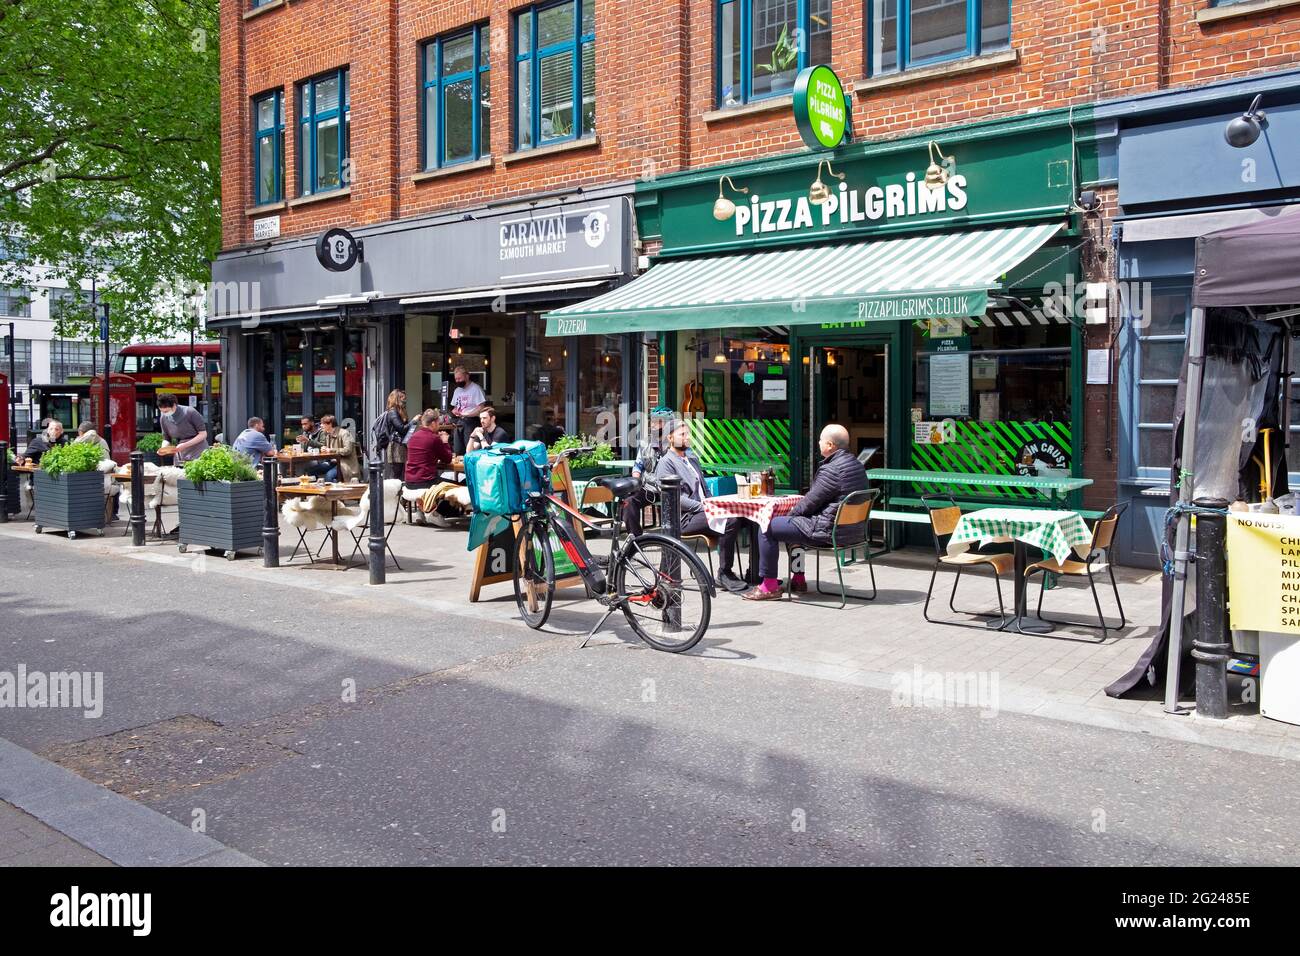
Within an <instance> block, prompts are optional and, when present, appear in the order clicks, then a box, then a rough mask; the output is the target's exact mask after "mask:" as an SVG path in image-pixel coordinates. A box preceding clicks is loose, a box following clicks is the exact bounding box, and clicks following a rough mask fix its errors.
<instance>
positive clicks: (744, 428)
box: [690, 418, 790, 488]
mask: <svg viewBox="0 0 1300 956" xmlns="http://www.w3.org/2000/svg"><path fill="white" fill-rule="evenodd" d="M690 428H691V448H692V449H693V450H694V452H695V454H697V455H699V456H700V461H701V462H703V463H704V470H705V471H708V470H709V466H710V465H726V466H739V467H745V466H749V467H752V468H754V469H758V468H760V467H763V468H767V467H769V466H775V469H774V470H775V472H776V483H777V485H778V486H779V487H782V488H788V487H790V422H789V420H787V419H756V418H740V419H735V418H692V419H690Z"/></svg>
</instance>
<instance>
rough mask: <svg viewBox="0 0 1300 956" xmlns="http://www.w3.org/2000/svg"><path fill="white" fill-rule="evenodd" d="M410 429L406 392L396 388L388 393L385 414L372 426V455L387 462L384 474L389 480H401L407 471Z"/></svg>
mask: <svg viewBox="0 0 1300 956" xmlns="http://www.w3.org/2000/svg"><path fill="white" fill-rule="evenodd" d="M409 429H410V425H409V420H408V418H407V414H406V392H404V391H402V390H401V389H400V388H395V389H393V390H392V391H391V392H389V393H388V403H387V407H386V408H385V409H384V413H383V414H382V415H380V416H379V417H378V418H377V419H375V423H374V424H373V425H372V426H370V437H371V442H372V444H373V446H374V447H373V451H372V454H374V455H378V456H379V457H381V458H383V460H384V461H385V462H386V467H385V469H384V473H385V475H386V476H387V477H389V478H401V477H402V473H403V472H404V471H405V469H406V436H407V432H408V431H409Z"/></svg>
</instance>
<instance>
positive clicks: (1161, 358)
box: [1129, 287, 1191, 478]
mask: <svg viewBox="0 0 1300 956" xmlns="http://www.w3.org/2000/svg"><path fill="white" fill-rule="evenodd" d="M1190 313H1191V309H1190V305H1189V293H1188V290H1187V289H1186V288H1185V287H1184V288H1165V289H1159V288H1157V289H1153V290H1152V292H1151V293H1150V295H1149V297H1148V304H1147V310H1146V321H1145V323H1142V322H1136V321H1134V320H1133V319H1132V318H1130V320H1129V321H1130V323H1131V326H1130V327H1131V328H1132V329H1133V332H1134V336H1135V346H1136V347H1135V350H1134V360H1133V381H1134V383H1135V387H1136V391H1137V394H1136V396H1134V397H1135V402H1134V405H1135V412H1136V414H1134V415H1133V416H1132V417H1133V419H1134V431H1135V432H1136V434H1135V436H1134V437H1133V440H1132V441H1133V466H1134V469H1135V472H1134V475H1135V477H1138V478H1167V477H1168V475H1169V467H1170V465H1171V464H1172V462H1173V432H1174V415H1175V411H1176V409H1175V407H1174V398H1175V396H1176V394H1177V391H1178V375H1179V373H1180V371H1181V370H1182V365H1183V353H1184V351H1185V350H1186V348H1187V319H1188V316H1189V315H1190Z"/></svg>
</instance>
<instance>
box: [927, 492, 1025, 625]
mask: <svg viewBox="0 0 1300 956" xmlns="http://www.w3.org/2000/svg"><path fill="white" fill-rule="evenodd" d="M921 501H922V503H923V504H924V505H925V510H926V513H927V514H928V515H929V518H930V530H931V532H932V537H933V538H934V570H933V571H932V572H931V573H930V587H929V588H928V589H927V590H926V592H925V607H923V608H922V609H921V615H922V617H924V618H925V619H926V620H927V621H929V622H930V623H931V624H948V625H950V626H952V627H977V628H981V629H983V628H984V625H983V624H963V623H962V622H960V621H939V620H935V619H934V618H932V617H930V613H929V612H930V597H931V595H932V594H933V593H934V582H935V579H936V578H937V577H938V575H939V569H940V568H942V567H950V568H956V569H957V576H956V577H955V578H954V579H953V582H952V594H951V595H950V596H949V598H948V607H949V608H951V609H952V612H953V613H954V614H969V615H971V616H972V617H989V618H991V617H993V615H992V614H984V613H981V612H978V611H961V610H958V609H957V604H956V601H957V584H958V583H959V582H960V581H961V573H962V571H964V570H965V569H967V568H990V569H991V570H992V571H993V582H994V584H995V585H996V586H997V590H998V614H997V616H998V618H999V620H1000V621H1001V622H1002V624H1006V621H1007V612H1006V606H1005V605H1004V604H1003V603H1002V575H1003V574H1014V568H1015V557H1014V556H1013V555H1010V554H983V553H981V552H979V551H974V550H971V549H970V548H968V549H967V550H965V551H963V552H961V553H959V554H949V553H948V539H950V538H951V537H952V533H953V532H954V531H955V530H957V522H958V521H960V520H961V507H960V506H959V505H958V504H957V502H956V501H954V500H953V497H952V495H947V494H929V495H922V496H921Z"/></svg>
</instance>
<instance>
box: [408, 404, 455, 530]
mask: <svg viewBox="0 0 1300 956" xmlns="http://www.w3.org/2000/svg"><path fill="white" fill-rule="evenodd" d="M441 417H442V416H441V415H439V414H438V413H437V412H435V411H434V410H433V409H428V410H427V411H425V413H424V414H423V415H421V416H420V427H419V428H417V429H416V430H415V433H414V434H413V435H411V440H410V441H408V442H407V443H406V478H405V480H406V487H407V488H410V489H412V490H419V489H422V488H433V487H436V486H439V485H442V484H443V483H444V482H443V480H442V477H441V473H442V471H443V470H445V469H446V468H448V467H449V466H450V465H451V457H452V455H451V446H450V445H449V444H447V442H446V441H445V440H444V439H443V436H442V434H441V433H440V432H439V431H438V425H439V423H440V422H439V420H440V419H441ZM440 507H441V503H436V504H435V508H434V510H432V511H429V512H425V511H424V510H423V509H421V512H420V516H419V517H420V523H422V524H423V523H425V515H426V514H427V515H428V523H430V524H433V525H434V526H436V527H439V528H445V527H447V520H446V517H445V516H444V515H443V514H442V513H441V511H440V510H439V508H440Z"/></svg>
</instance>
